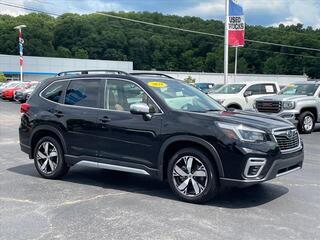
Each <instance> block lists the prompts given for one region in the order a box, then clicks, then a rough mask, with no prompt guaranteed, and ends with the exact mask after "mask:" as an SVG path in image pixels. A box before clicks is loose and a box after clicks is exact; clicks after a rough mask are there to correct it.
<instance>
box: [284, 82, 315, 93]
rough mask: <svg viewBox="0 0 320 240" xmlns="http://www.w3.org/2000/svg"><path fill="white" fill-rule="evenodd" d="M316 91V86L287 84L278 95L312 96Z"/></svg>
mask: <svg viewBox="0 0 320 240" xmlns="http://www.w3.org/2000/svg"><path fill="white" fill-rule="evenodd" d="M317 89H318V85H316V84H308V83H306V84H289V85H288V86H287V87H285V88H284V89H282V90H281V92H280V93H279V94H283V95H307V96H313V95H314V94H315V92H316V91H317Z"/></svg>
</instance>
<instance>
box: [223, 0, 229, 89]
mask: <svg viewBox="0 0 320 240" xmlns="http://www.w3.org/2000/svg"><path fill="white" fill-rule="evenodd" d="M228 23H229V0H225V27H224V84H227V83H228V56H229V46H228V45H229V32H228V29H229V28H228Z"/></svg>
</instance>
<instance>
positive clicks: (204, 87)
mask: <svg viewBox="0 0 320 240" xmlns="http://www.w3.org/2000/svg"><path fill="white" fill-rule="evenodd" d="M213 86H214V83H196V84H195V87H196V88H198V89H200V90H201V91H202V92H204V93H206V94H208V93H209V91H210V90H211V89H212V88H213Z"/></svg>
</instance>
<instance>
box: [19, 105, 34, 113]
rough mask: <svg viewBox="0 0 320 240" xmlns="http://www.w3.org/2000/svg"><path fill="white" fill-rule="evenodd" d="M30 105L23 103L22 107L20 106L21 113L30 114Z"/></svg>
mask: <svg viewBox="0 0 320 240" xmlns="http://www.w3.org/2000/svg"><path fill="white" fill-rule="evenodd" d="M30 106H31V105H30V104H29V103H22V104H21V105H20V112H21V113H26V112H28V111H29V109H30Z"/></svg>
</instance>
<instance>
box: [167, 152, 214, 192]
mask: <svg viewBox="0 0 320 240" xmlns="http://www.w3.org/2000/svg"><path fill="white" fill-rule="evenodd" d="M172 177H173V182H174V185H175V187H176V189H177V190H178V191H179V192H180V193H181V194H183V195H185V196H188V197H196V196H199V195H200V194H201V193H202V192H203V191H204V190H205V189H206V186H207V183H208V173H207V169H206V168H205V166H204V164H203V163H202V162H201V161H200V160H199V159H198V158H196V157H194V156H183V157H181V158H180V159H179V160H178V161H177V162H176V163H175V165H174V168H173V172H172Z"/></svg>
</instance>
